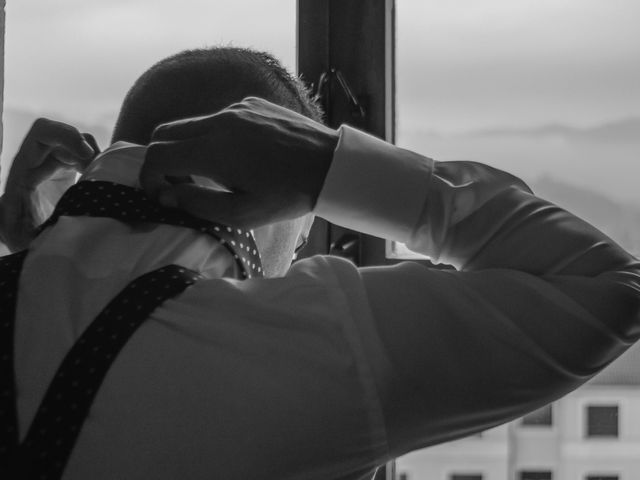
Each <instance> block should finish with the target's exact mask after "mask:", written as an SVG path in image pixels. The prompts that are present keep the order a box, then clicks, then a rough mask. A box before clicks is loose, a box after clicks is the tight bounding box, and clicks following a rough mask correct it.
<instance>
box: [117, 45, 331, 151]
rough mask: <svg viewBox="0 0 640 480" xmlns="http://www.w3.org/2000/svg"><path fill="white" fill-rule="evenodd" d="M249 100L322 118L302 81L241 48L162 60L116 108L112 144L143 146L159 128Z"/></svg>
mask: <svg viewBox="0 0 640 480" xmlns="http://www.w3.org/2000/svg"><path fill="white" fill-rule="evenodd" d="M248 96H255V97H262V98H264V99H265V100H268V101H270V102H273V103H276V104H278V105H281V106H283V107H286V108H289V109H291V110H293V111H296V112H298V113H300V114H302V115H305V116H307V117H309V118H312V119H314V120H316V121H322V118H323V114H322V110H321V108H320V106H319V105H318V103H317V102H316V101H315V100H314V99H313V98H312V96H311V94H310V92H309V90H308V88H307V87H306V86H305V85H304V83H303V82H302V80H300V79H299V78H298V77H296V76H295V75H292V74H291V73H289V72H288V71H287V70H286V69H285V68H284V67H283V66H282V64H281V63H280V62H279V61H278V60H277V59H276V58H275V57H273V55H271V54H269V53H266V52H260V51H256V50H252V49H248V48H239V47H211V48H200V49H195V50H185V51H183V52H180V53H177V54H175V55H172V56H170V57H168V58H165V59H164V60H161V61H159V62H158V63H156V64H155V65H153V66H152V67H151V68H149V69H148V70H147V71H146V72H145V73H143V74H142V76H141V77H140V78H138V80H136V82H135V83H134V85H133V87H131V89H130V90H129V92H128V93H127V95H126V97H125V99H124V101H123V103H122V107H121V108H120V113H119V115H118V120H117V121H116V126H115V128H114V131H113V137H112V142H116V141H118V140H124V141H128V142H132V143H139V144H142V145H146V144H148V143H149V141H150V140H151V134H152V133H153V131H154V129H155V128H156V127H157V126H158V125H161V124H163V123H167V122H171V121H174V120H178V119H181V118H187V117H194V116H199V115H207V114H211V113H214V112H217V111H219V110H221V109H223V108H225V107H227V106H229V105H231V104H232V103H235V102H239V101H240V100H242V99H243V98H245V97H248Z"/></svg>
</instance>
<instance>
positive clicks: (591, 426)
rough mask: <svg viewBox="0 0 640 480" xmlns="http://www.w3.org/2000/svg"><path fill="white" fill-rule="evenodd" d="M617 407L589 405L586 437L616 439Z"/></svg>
mask: <svg viewBox="0 0 640 480" xmlns="http://www.w3.org/2000/svg"><path fill="white" fill-rule="evenodd" d="M618 417H619V415H618V406H617V405H611V406H604V405H598V406H594V405H590V406H588V407H587V432H586V433H587V437H589V438H600V437H604V438H617V437H618V423H619V418H618Z"/></svg>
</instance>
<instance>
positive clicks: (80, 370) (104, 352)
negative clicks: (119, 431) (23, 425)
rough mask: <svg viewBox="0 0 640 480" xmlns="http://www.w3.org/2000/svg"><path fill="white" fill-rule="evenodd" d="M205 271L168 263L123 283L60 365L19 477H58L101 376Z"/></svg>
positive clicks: (18, 465) (19, 460) (18, 460)
mask: <svg viewBox="0 0 640 480" xmlns="http://www.w3.org/2000/svg"><path fill="white" fill-rule="evenodd" d="M199 278H201V275H200V274H198V273H197V272H194V271H191V270H188V269H185V268H183V267H179V266H177V265H168V266H166V267H162V268H160V269H158V270H154V271H152V272H150V273H147V274H145V275H143V276H141V277H139V278H137V279H136V280H135V281H133V282H131V283H130V284H129V285H127V287H126V288H124V289H123V290H122V291H121V292H120V293H119V294H118V295H117V296H116V297H115V298H114V299H113V300H112V301H111V302H110V303H109V304H108V305H107V307H106V308H105V309H104V310H103V311H102V312H101V313H100V314H99V315H98V316H97V317H96V319H95V320H94V321H93V322H92V323H91V325H89V327H88V328H87V329H86V330H85V332H84V333H83V334H82V335H81V336H80V338H79V339H78V340H77V341H76V343H75V344H74V346H73V347H72V348H71V350H70V351H69V352H68V353H67V355H66V356H65V358H64V360H63V362H62V364H61V365H60V367H59V368H58V371H57V372H56V374H55V376H54V377H53V380H52V381H51V384H50V385H49V388H48V390H47V392H46V394H45V396H44V399H43V400H42V402H41V404H40V407H39V409H38V411H37V412H36V415H35V418H34V420H33V422H32V423H31V427H30V428H29V431H28V432H27V435H26V437H25V440H24V441H23V442H22V444H21V445H20V447H19V452H18V455H17V456H16V457H14V465H13V470H14V472H16V473H17V474H14V475H15V477H16V478H24V479H42V480H45V479H48V480H53V479H59V478H60V477H61V476H62V473H63V471H64V468H65V465H66V464H67V461H68V459H69V456H70V455H71V451H72V450H73V447H74V445H75V442H76V440H77V438H78V435H79V433H80V430H81V428H82V425H83V423H84V421H85V419H86V417H87V414H88V412H89V409H90V408H91V405H92V403H93V399H94V398H95V396H96V394H97V392H98V390H99V388H100V385H101V384H102V381H103V380H104V378H105V376H106V374H107V372H108V371H109V368H110V367H111V365H112V363H113V362H114V360H115V358H116V357H117V355H118V353H119V352H120V350H121V349H122V348H123V347H124V345H125V344H126V343H127V341H128V340H129V338H131V336H132V335H133V333H134V332H135V331H136V330H137V329H138V327H140V325H141V324H142V323H143V322H144V321H145V320H146V319H147V318H148V317H149V315H150V314H151V313H152V312H153V310H155V309H156V308H157V307H158V306H159V305H161V304H162V303H163V302H164V301H165V300H167V299H169V298H172V297H174V296H176V295H178V294H179V293H181V292H182V291H184V290H185V289H186V288H187V287H188V286H189V285H192V284H193V283H194V282H195V281H196V280H197V279H199Z"/></svg>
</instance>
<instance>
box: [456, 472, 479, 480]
mask: <svg viewBox="0 0 640 480" xmlns="http://www.w3.org/2000/svg"><path fill="white" fill-rule="evenodd" d="M449 479H450V480H482V474H481V473H473V474H469V473H454V474H452V475H451V476H450V477H449Z"/></svg>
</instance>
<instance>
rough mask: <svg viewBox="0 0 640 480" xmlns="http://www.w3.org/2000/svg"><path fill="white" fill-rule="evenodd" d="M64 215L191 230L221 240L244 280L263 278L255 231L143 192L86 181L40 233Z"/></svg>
mask: <svg viewBox="0 0 640 480" xmlns="http://www.w3.org/2000/svg"><path fill="white" fill-rule="evenodd" d="M62 215H68V216H91V217H110V218H115V219H117V220H121V221H123V222H128V223H133V222H153V223H164V224H168V225H175V226H179V227H186V228H191V229H194V230H198V231H200V232H202V233H206V234H208V235H211V236H213V237H214V238H216V239H218V240H219V241H220V243H221V244H222V245H224V246H225V247H226V248H227V250H229V251H230V252H231V254H232V255H233V256H234V259H235V260H236V263H237V264H238V266H239V267H240V271H241V272H242V273H241V275H242V277H244V278H250V277H255V276H262V273H263V272H262V265H261V262H260V254H259V252H258V248H257V247H256V244H255V240H254V238H253V234H252V232H251V231H245V230H242V229H240V228H232V227H230V226H228V225H222V224H220V223H215V222H211V221H209V220H203V219H201V218H197V217H193V216H191V215H188V214H187V213H185V212H182V211H180V210H177V209H173V208H166V207H163V206H162V205H160V204H158V203H156V202H154V201H153V200H151V199H150V198H149V197H148V196H147V195H146V194H145V193H144V191H143V190H140V189H137V188H133V187H128V186H126V185H121V184H119V183H113V182H104V181H84V182H79V183H77V184H76V185H74V186H72V187H71V188H69V189H68V190H67V191H66V192H65V194H64V195H63V196H62V198H61V199H60V201H59V202H58V204H57V205H56V208H55V210H54V212H53V214H52V215H51V217H50V218H49V219H48V220H47V221H46V222H44V223H43V224H42V225H41V226H40V231H42V230H44V229H45V228H47V227H48V226H50V225H52V224H53V223H55V222H57V221H58V218H60V216H62Z"/></svg>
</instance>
